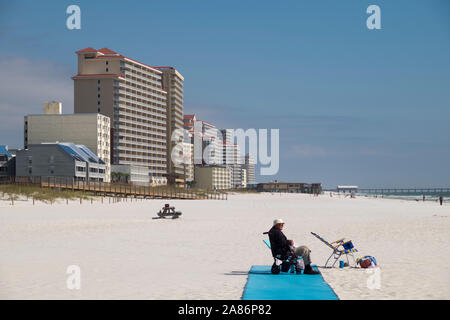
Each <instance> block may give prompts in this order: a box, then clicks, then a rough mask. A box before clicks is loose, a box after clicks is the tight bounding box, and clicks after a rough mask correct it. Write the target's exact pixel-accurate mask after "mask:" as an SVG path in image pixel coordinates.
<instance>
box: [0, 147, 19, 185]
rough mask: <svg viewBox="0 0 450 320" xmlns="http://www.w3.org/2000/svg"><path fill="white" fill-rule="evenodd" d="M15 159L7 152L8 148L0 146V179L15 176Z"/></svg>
mask: <svg viewBox="0 0 450 320" xmlns="http://www.w3.org/2000/svg"><path fill="white" fill-rule="evenodd" d="M15 169H16V166H15V157H14V156H13V154H11V153H10V152H9V151H8V146H5V145H0V178H2V177H11V176H15Z"/></svg>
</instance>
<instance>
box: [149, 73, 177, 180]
mask: <svg viewBox="0 0 450 320" xmlns="http://www.w3.org/2000/svg"><path fill="white" fill-rule="evenodd" d="M154 68H155V69H158V70H160V71H162V72H163V77H162V83H163V89H164V90H165V91H166V92H167V100H166V101H167V120H166V133H167V172H168V173H169V174H170V175H171V176H172V177H173V178H181V179H185V177H184V174H185V172H184V168H183V165H182V164H175V163H173V162H172V161H171V159H172V158H171V155H172V150H173V148H174V146H175V145H176V144H180V143H181V144H182V143H183V136H182V135H179V136H178V138H179V140H178V141H174V140H172V133H173V132H174V131H175V130H176V129H179V130H180V131H179V132H180V133H181V132H182V130H183V82H184V77H183V76H182V75H181V73H180V72H178V70H176V69H175V68H173V67H154ZM178 153H179V154H178V155H179V156H182V153H183V152H182V150H181V149H180V150H179V152H178Z"/></svg>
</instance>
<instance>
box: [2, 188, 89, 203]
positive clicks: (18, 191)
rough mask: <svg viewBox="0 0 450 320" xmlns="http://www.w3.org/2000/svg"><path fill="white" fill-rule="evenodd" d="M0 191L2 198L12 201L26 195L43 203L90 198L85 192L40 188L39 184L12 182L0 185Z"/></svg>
mask: <svg viewBox="0 0 450 320" xmlns="http://www.w3.org/2000/svg"><path fill="white" fill-rule="evenodd" d="M0 193H1V194H2V199H5V198H7V199H10V200H11V201H12V202H14V201H15V200H18V199H19V198H20V197H26V198H27V199H30V198H31V199H34V200H36V201H42V202H45V203H54V202H55V201H57V200H60V199H64V200H76V199H83V200H90V199H91V198H92V197H90V196H89V195H87V194H86V193H84V192H80V191H71V190H57V189H51V188H41V187H39V186H30V185H13V184H6V185H0ZM5 195H6V197H5Z"/></svg>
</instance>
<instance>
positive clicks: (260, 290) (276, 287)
mask: <svg viewBox="0 0 450 320" xmlns="http://www.w3.org/2000/svg"><path fill="white" fill-rule="evenodd" d="M270 268H271V266H253V267H252V268H251V269H250V272H249V274H248V280H247V284H246V286H245V289H244V294H243V295H242V300H338V299H339V298H338V297H337V295H336V293H334V291H333V289H331V287H330V286H329V285H328V283H326V282H325V280H324V279H323V277H322V275H308V274H301V275H297V274H295V273H294V274H292V273H285V272H281V273H280V274H272V273H271V272H270ZM313 268H314V269H316V270H317V268H316V266H313Z"/></svg>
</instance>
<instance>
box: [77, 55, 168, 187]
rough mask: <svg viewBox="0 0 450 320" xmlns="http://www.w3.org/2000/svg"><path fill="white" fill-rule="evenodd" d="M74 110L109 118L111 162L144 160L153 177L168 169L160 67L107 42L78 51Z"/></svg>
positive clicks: (164, 96) (140, 162)
mask: <svg viewBox="0 0 450 320" xmlns="http://www.w3.org/2000/svg"><path fill="white" fill-rule="evenodd" d="M76 53H77V55H78V74H77V75H76V76H74V77H72V79H73V80H74V90H75V91H74V112H75V113H101V114H104V115H106V116H109V117H110V118H111V164H114V165H132V166H143V167H147V168H148V169H149V170H150V174H151V175H152V177H153V178H158V181H163V180H161V177H164V176H165V175H166V173H167V160H166V157H167V139H166V130H167V129H166V126H167V123H166V121H167V112H166V110H167V106H166V99H167V92H166V91H165V90H164V89H163V86H162V75H163V71H161V70H158V69H157V68H154V67H151V66H148V65H146V64H144V63H141V62H138V61H135V60H133V59H130V58H128V57H125V56H123V55H121V54H119V53H117V52H114V51H112V50H110V49H108V48H103V49H99V50H96V49H93V48H86V49H83V50H79V51H77V52H76Z"/></svg>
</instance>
